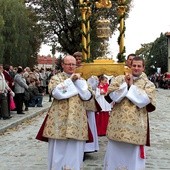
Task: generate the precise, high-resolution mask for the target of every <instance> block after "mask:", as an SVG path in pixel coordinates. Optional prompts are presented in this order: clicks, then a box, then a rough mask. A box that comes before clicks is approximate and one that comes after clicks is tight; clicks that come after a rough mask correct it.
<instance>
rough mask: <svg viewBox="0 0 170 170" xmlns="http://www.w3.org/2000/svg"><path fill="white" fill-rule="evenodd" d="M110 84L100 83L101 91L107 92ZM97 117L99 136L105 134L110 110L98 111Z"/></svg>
mask: <svg viewBox="0 0 170 170" xmlns="http://www.w3.org/2000/svg"><path fill="white" fill-rule="evenodd" d="M108 86H109V84H105V85H101V84H99V86H98V88H99V89H100V91H101V92H103V93H107V90H108ZM95 118H96V126H97V133H98V136H105V135H106V130H107V125H108V120H109V111H100V112H96V114H95Z"/></svg>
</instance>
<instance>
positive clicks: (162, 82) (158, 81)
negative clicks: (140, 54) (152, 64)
mask: <svg viewBox="0 0 170 170" xmlns="http://www.w3.org/2000/svg"><path fill="white" fill-rule="evenodd" d="M149 79H150V80H151V81H152V82H153V83H154V84H155V86H156V88H163V89H170V73H169V72H165V73H164V74H162V73H155V74H152V75H151V76H149Z"/></svg>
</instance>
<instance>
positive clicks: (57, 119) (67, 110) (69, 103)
mask: <svg viewBox="0 0 170 170" xmlns="http://www.w3.org/2000/svg"><path fill="white" fill-rule="evenodd" d="M67 78H68V76H67V75H66V74H64V73H58V74H57V75H55V76H53V77H52V79H51V80H50V83H49V89H50V90H51V91H52V90H53V89H54V88H55V86H56V85H57V84H59V83H61V82H63V81H64V80H65V79H67ZM47 114H48V118H47V121H46V124H45V127H44V131H43V136H44V137H47V138H53V139H68V138H72V139H76V140H88V127H87V115H86V110H85V108H84V103H83V101H82V100H81V99H80V97H79V95H75V96H73V97H70V98H69V99H63V100H57V99H54V100H53V103H52V105H51V107H50V109H49V111H48V113H47Z"/></svg>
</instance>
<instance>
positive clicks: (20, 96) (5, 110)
mask: <svg viewBox="0 0 170 170" xmlns="http://www.w3.org/2000/svg"><path fill="white" fill-rule="evenodd" d="M54 74H55V71H54V70H52V69H46V70H45V69H44V68H41V69H38V68H33V69H30V68H29V67H26V68H22V66H18V67H15V68H14V67H13V66H10V65H4V66H3V65H2V64H0V103H1V105H0V119H3V120H6V119H10V118H12V116H11V111H16V112H17V114H25V113H24V111H28V110H29V107H42V101H43V96H44V95H45V94H49V93H48V83H49V80H50V78H51V77H52V76H53V75H54ZM51 98H52V96H51V94H49V101H52V100H51Z"/></svg>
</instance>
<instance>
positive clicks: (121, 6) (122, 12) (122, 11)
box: [118, 0, 126, 54]
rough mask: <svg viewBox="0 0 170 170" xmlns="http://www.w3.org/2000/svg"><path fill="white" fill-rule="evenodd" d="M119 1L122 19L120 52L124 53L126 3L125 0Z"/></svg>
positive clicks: (119, 11) (119, 12)
mask: <svg viewBox="0 0 170 170" xmlns="http://www.w3.org/2000/svg"><path fill="white" fill-rule="evenodd" d="M118 3H119V4H120V5H119V6H118V14H119V16H120V17H121V19H120V28H119V32H120V44H119V53H120V54H123V53H124V37H125V34H124V27H125V26H124V14H125V12H126V6H125V5H124V4H123V3H125V0H118Z"/></svg>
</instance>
